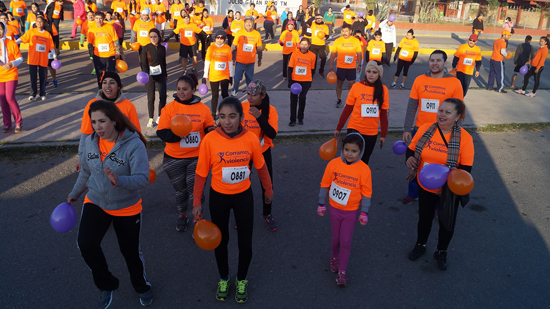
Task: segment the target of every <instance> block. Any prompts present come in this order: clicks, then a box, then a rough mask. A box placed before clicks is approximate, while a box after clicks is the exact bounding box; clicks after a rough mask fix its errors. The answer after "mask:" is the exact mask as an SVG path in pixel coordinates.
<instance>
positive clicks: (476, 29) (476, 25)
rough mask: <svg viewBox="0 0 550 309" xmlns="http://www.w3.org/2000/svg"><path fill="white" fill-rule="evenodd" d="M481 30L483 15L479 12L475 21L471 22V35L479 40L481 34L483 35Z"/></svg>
mask: <svg viewBox="0 0 550 309" xmlns="http://www.w3.org/2000/svg"><path fill="white" fill-rule="evenodd" d="M483 30H484V29H483V13H481V12H480V13H479V14H478V15H477V17H476V19H474V21H473V22H472V34H475V35H477V38H478V39H479V37H480V36H481V34H483Z"/></svg>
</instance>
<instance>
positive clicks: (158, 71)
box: [149, 64, 162, 75]
mask: <svg viewBox="0 0 550 309" xmlns="http://www.w3.org/2000/svg"><path fill="white" fill-rule="evenodd" d="M160 74H162V68H161V67H160V64H159V65H156V66H154V67H151V66H150V67H149V75H160Z"/></svg>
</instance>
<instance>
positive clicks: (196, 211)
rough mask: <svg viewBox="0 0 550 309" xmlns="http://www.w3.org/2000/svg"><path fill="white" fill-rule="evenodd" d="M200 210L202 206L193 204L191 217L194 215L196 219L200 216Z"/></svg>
mask: <svg viewBox="0 0 550 309" xmlns="http://www.w3.org/2000/svg"><path fill="white" fill-rule="evenodd" d="M201 210H202V206H193V211H192V212H191V213H192V214H193V217H195V219H196V220H198V219H199V218H200V216H201Z"/></svg>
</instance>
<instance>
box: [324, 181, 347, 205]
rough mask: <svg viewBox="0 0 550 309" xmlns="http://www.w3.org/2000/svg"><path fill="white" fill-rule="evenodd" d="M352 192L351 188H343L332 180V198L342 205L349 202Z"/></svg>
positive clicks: (330, 194)
mask: <svg viewBox="0 0 550 309" xmlns="http://www.w3.org/2000/svg"><path fill="white" fill-rule="evenodd" d="M350 194H351V190H350V189H346V188H342V187H340V186H339V185H337V184H335V183H334V182H332V185H331V186H330V193H329V196H330V199H331V200H333V201H335V202H336V203H338V204H340V205H344V206H346V205H347V204H348V200H349V196H350Z"/></svg>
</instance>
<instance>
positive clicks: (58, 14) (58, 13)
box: [52, 1, 63, 19]
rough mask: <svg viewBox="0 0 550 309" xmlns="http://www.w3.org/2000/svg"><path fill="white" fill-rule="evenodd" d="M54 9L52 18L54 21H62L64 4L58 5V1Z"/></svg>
mask: <svg viewBox="0 0 550 309" xmlns="http://www.w3.org/2000/svg"><path fill="white" fill-rule="evenodd" d="M54 6H55V7H54V9H53V14H52V18H53V19H60V18H61V9H62V8H63V5H62V4H59V3H57V1H56V2H55V3H54Z"/></svg>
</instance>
